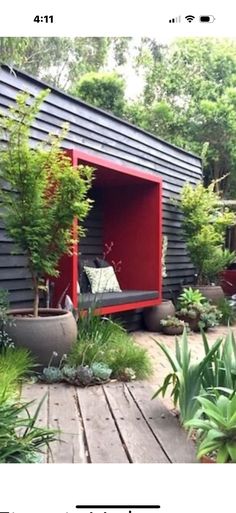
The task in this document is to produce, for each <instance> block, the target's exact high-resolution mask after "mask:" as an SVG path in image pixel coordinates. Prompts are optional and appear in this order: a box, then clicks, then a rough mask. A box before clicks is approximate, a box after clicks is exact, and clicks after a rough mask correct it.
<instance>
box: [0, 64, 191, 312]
mask: <svg viewBox="0 0 236 513" xmlns="http://www.w3.org/2000/svg"><path fill="white" fill-rule="evenodd" d="M45 87H46V86H44V84H41V83H40V82H38V81H37V80H35V79H33V78H31V77H28V76H27V75H25V74H23V73H20V72H18V71H15V72H14V73H10V72H9V70H8V69H7V68H5V67H2V68H1V69H0V109H2V110H3V111H5V112H6V111H7V109H8V107H9V106H10V105H13V104H14V99H15V96H16V94H17V93H18V92H19V91H21V90H23V91H28V92H30V93H31V94H33V95H35V94H37V93H38V92H39V91H40V90H41V89H42V88H45ZM65 121H66V122H69V124H70V131H69V134H68V136H67V139H66V141H65V142H64V147H65V148H78V149H81V150H84V151H86V152H88V153H91V154H96V155H100V156H101V157H104V158H106V159H109V160H111V161H114V162H118V163H122V164H124V165H127V166H134V167H136V168H140V169H142V170H145V171H146V172H147V173H158V174H159V175H160V176H161V177H162V179H163V232H164V233H165V234H166V235H167V236H168V251H167V257H166V263H167V278H166V279H165V280H164V294H165V296H166V297H168V296H169V295H170V290H171V289H172V290H178V288H179V284H180V282H181V281H182V280H185V281H189V282H191V281H192V278H193V268H192V265H191V263H190V261H189V258H188V256H187V254H186V249H185V244H184V241H183V239H182V233H181V218H180V215H179V214H177V213H176V209H175V207H174V206H173V204H171V198H178V195H179V193H180V190H181V188H182V186H183V185H184V183H185V182H186V181H188V182H190V183H192V184H195V183H197V182H198V181H199V180H200V179H201V161H200V159H199V158H198V157H196V156H194V155H191V154H189V153H188V152H186V151H184V150H181V149H179V148H176V147H174V146H172V145H170V144H168V143H166V142H164V141H162V140H159V139H157V138H156V137H154V136H152V135H150V134H148V133H146V132H144V131H142V130H140V129H137V128H136V127H134V126H132V125H130V124H128V123H125V122H123V121H122V120H119V119H117V118H115V117H114V116H112V115H109V114H107V113H105V112H102V111H100V110H98V109H95V108H92V107H90V106H88V105H86V104H84V103H83V102H80V101H78V100H75V99H73V98H71V97H69V96H67V95H65V94H63V93H60V92H59V91H57V90H53V91H52V92H51V93H50V95H49V96H48V97H47V100H46V101H45V102H44V104H43V106H42V109H41V112H40V114H39V115H38V118H37V121H36V122H35V123H34V125H33V127H32V144H35V143H37V142H38V141H40V140H42V139H45V138H46V136H47V134H48V132H50V131H56V130H57V129H58V128H59V127H60V126H61V125H62V123H64V122H65ZM11 249H12V243H11V242H9V241H7V239H6V236H5V234H4V229H3V227H2V225H1V226H0V286H3V287H6V288H8V289H9V290H10V291H11V301H12V304H13V305H14V306H21V305H22V306H23V305H26V304H29V303H30V302H31V301H32V291H31V289H30V280H29V276H28V272H27V270H26V269H25V267H24V265H25V259H24V256H10V251H11ZM142 272H145V268H144V269H143V270H142Z"/></svg>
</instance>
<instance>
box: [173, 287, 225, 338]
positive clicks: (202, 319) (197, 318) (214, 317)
mask: <svg viewBox="0 0 236 513" xmlns="http://www.w3.org/2000/svg"><path fill="white" fill-rule="evenodd" d="M177 302H178V307H179V310H178V311H177V312H176V316H177V317H179V318H180V319H183V320H184V321H186V322H188V324H189V327H190V329H193V330H194V331H200V329H201V328H202V329H204V330H207V329H208V328H213V327H214V326H217V325H218V324H219V321H220V319H221V312H220V311H219V309H218V308H217V307H216V306H215V305H212V304H211V303H210V302H209V301H207V299H206V298H205V297H204V296H203V295H202V294H201V292H200V291H199V290H198V289H196V290H194V289H192V288H191V287H190V288H189V289H188V288H186V289H184V290H183V292H182V293H181V294H180V296H179V298H178V301H177Z"/></svg>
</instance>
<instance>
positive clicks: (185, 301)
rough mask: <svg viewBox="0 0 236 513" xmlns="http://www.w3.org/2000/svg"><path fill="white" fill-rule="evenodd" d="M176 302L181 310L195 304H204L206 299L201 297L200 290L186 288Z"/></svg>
mask: <svg viewBox="0 0 236 513" xmlns="http://www.w3.org/2000/svg"><path fill="white" fill-rule="evenodd" d="M178 302H179V304H180V307H181V308H187V307H188V306H190V305H192V304H196V303H200V304H202V303H204V302H206V298H205V297H204V296H203V295H202V293H201V292H200V290H198V289H192V288H191V287H189V288H186V289H184V290H183V292H182V293H181V294H180V296H179V297H178Z"/></svg>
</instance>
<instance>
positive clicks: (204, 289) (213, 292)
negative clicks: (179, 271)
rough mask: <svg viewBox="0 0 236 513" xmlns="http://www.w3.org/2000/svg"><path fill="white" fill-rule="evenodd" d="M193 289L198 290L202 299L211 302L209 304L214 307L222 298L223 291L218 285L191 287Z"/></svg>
mask: <svg viewBox="0 0 236 513" xmlns="http://www.w3.org/2000/svg"><path fill="white" fill-rule="evenodd" d="M192 288H193V289H195V290H196V289H198V290H199V291H200V292H201V293H202V295H203V296H204V297H206V298H207V299H208V300H211V302H212V303H213V304H214V305H217V304H218V303H219V301H220V299H222V298H224V297H225V295H224V291H223V289H222V287H221V286H220V285H202V286H199V287H198V286H197V285H195V286H193V287H192Z"/></svg>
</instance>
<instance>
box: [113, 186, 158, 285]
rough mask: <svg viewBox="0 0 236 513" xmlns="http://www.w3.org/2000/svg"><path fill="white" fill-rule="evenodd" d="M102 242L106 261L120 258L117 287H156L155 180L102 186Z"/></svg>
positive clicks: (156, 221)
mask: <svg viewBox="0 0 236 513" xmlns="http://www.w3.org/2000/svg"><path fill="white" fill-rule="evenodd" d="M104 219H105V222H104V244H105V243H107V244H110V243H111V242H113V248H112V252H111V253H110V255H109V261H110V262H111V261H112V260H113V261H114V262H115V263H117V262H119V261H121V266H120V267H121V270H120V273H119V274H118V279H119V281H120V285H121V288H123V289H127V290H129V289H131V290H132V289H133V290H158V291H160V287H161V284H160V272H159V271H160V258H161V255H160V211H159V191H158V184H157V183H149V182H147V183H146V182H145V181H144V180H143V184H142V186H140V185H136V186H132V187H131V186H130V187H125V184H124V187H123V188H121V189H117V188H115V189H114V188H113V189H110V190H109V191H107V190H106V196H104Z"/></svg>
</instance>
